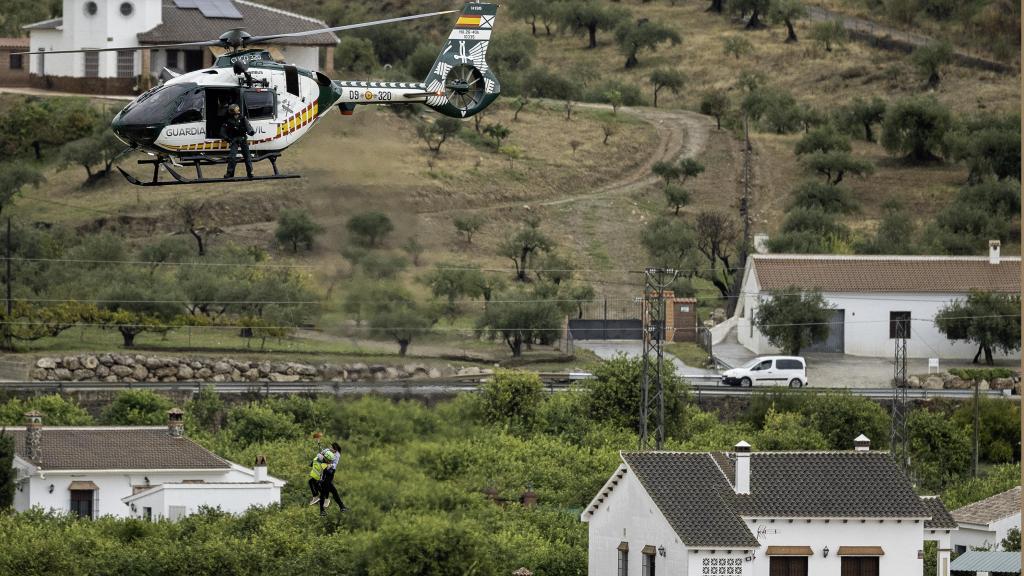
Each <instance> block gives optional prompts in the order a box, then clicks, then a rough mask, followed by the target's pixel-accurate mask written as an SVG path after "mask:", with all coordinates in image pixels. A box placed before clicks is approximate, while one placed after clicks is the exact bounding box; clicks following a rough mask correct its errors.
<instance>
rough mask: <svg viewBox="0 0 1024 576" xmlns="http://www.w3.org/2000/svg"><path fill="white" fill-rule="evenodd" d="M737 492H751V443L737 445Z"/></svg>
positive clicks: (741, 441) (741, 442)
mask: <svg viewBox="0 0 1024 576" xmlns="http://www.w3.org/2000/svg"><path fill="white" fill-rule="evenodd" d="M736 493H737V494H750V444H747V443H746V442H745V441H743V440H740V443H739V444H737V445H736Z"/></svg>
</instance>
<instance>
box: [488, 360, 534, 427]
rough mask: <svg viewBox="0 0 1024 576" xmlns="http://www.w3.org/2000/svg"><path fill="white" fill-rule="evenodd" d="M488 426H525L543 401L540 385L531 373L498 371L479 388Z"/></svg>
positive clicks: (531, 419) (532, 418) (531, 420)
mask: <svg viewBox="0 0 1024 576" xmlns="http://www.w3.org/2000/svg"><path fill="white" fill-rule="evenodd" d="M480 393H481V394H482V395H483V402H484V415H485V417H486V418H487V421H488V422H492V423H506V424H529V423H531V422H533V420H534V418H535V417H536V414H537V408H538V406H539V405H540V403H541V401H542V400H543V399H544V385H543V384H542V383H541V381H540V377H539V376H537V374H535V373H532V372H515V371H509V370H501V371H499V372H497V373H496V374H495V375H494V378H492V379H491V380H489V381H488V382H485V383H484V384H483V385H482V386H481V387H480Z"/></svg>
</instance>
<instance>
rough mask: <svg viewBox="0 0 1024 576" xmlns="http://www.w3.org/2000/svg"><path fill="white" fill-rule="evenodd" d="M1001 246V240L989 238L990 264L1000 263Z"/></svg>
mask: <svg viewBox="0 0 1024 576" xmlns="http://www.w3.org/2000/svg"><path fill="white" fill-rule="evenodd" d="M1000 248H1001V243H1000V242H999V240H989V241H988V263H989V264H999V249H1000Z"/></svg>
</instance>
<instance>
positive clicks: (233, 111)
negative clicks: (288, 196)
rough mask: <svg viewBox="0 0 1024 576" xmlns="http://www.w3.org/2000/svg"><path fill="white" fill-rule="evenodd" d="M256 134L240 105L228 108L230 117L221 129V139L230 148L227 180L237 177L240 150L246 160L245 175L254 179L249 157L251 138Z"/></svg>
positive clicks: (225, 120)
mask: <svg viewBox="0 0 1024 576" xmlns="http://www.w3.org/2000/svg"><path fill="white" fill-rule="evenodd" d="M253 134H256V131H255V130H253V129H252V126H251V125H250V124H249V120H248V119H246V118H245V116H242V108H241V107H240V106H239V105H238V104H232V105H231V106H228V117H227V118H225V119H224V123H223V124H221V127H220V137H221V138H223V139H224V140H226V141H227V142H228V144H229V147H228V172H227V174H225V175H224V177H225V178H234V177H235V165H236V164H238V159H237V158H236V155H237V154H238V150H239V148H241V150H242V158H243V159H244V160H245V174H246V177H247V178H252V158H250V157H249V138H248V137H249V136H252V135H253Z"/></svg>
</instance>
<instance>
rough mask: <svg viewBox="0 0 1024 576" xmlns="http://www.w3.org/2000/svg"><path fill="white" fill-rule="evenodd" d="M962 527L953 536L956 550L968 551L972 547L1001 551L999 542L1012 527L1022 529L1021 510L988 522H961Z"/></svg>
mask: <svg viewBox="0 0 1024 576" xmlns="http://www.w3.org/2000/svg"><path fill="white" fill-rule="evenodd" d="M959 524H960V529H959V530H957V531H956V532H955V533H954V534H953V537H952V544H953V549H954V551H961V552H966V551H968V550H971V549H972V548H979V549H989V550H992V551H999V550H1001V548H999V543H1000V542H1002V541H1003V538H1006V533H1007V532H1009V531H1010V529H1011V528H1016V529H1018V530H1019V529H1020V512H1017V513H1016V514H1011V515H1010V516H1007V517H1005V518H1001V519H999V520H995V521H993V522H990V523H988V524H974V523H969V522H960V523H959Z"/></svg>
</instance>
